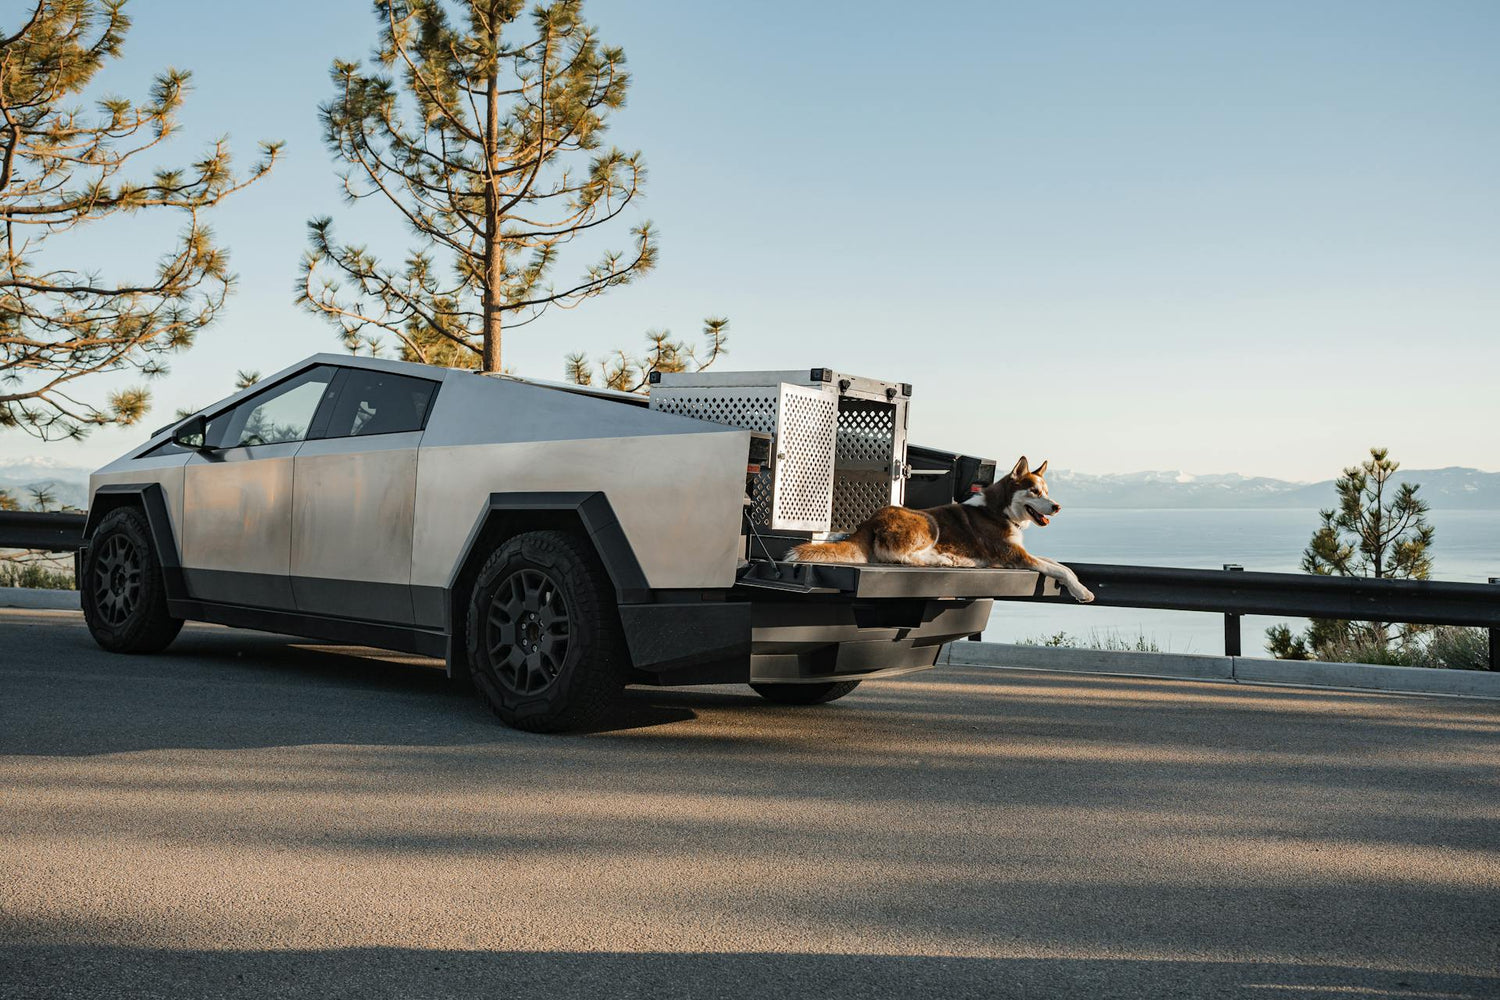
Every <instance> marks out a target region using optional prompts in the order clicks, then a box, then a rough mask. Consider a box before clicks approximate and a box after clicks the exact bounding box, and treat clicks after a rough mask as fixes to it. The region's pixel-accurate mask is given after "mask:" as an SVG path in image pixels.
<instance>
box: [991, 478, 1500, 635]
mask: <svg viewBox="0 0 1500 1000" xmlns="http://www.w3.org/2000/svg"><path fill="white" fill-rule="evenodd" d="M1428 518H1429V520H1430V521H1431V522H1432V524H1433V526H1434V527H1435V528H1436V529H1437V537H1436V539H1435V540H1434V542H1433V548H1432V553H1433V574H1432V578H1433V579H1434V580H1453V581H1459V582H1464V583H1484V582H1485V581H1486V580H1488V579H1489V578H1490V577H1492V576H1494V577H1500V511H1496V510H1437V511H1433V512H1432V513H1431V514H1430V515H1428ZM1318 523H1319V522H1318V512H1317V511H1316V510H1108V509H1101V508H1095V509H1085V508H1077V507H1070V508H1068V509H1066V510H1064V511H1063V512H1062V513H1061V514H1059V515H1058V516H1057V518H1056V519H1054V520H1053V522H1052V523H1051V524H1050V525H1049V526H1047V527H1045V528H1039V527H1032V528H1031V529H1029V530H1028V531H1027V532H1026V544H1027V546H1028V547H1029V548H1030V549H1031V550H1032V551H1033V552H1036V553H1038V554H1039V555H1044V556H1049V557H1051V558H1053V559H1057V560H1059V561H1061V562H1065V563H1066V562H1094V563H1122V564H1126V565H1135V566H1185V567H1191V568H1197V569H1219V568H1221V567H1222V566H1223V565H1224V564H1225V563H1239V564H1240V565H1241V566H1244V567H1245V569H1246V570H1261V571H1265V572H1275V573H1295V572H1300V567H1299V566H1298V563H1299V562H1300V560H1301V558H1302V550H1303V549H1304V548H1305V547H1306V546H1307V542H1308V539H1309V538H1311V537H1312V533H1313V531H1314V529H1316V528H1317V526H1318ZM1496 589H1497V591H1500V586H1497V588H1496ZM1278 621H1288V619H1284V618H1281V619H1278V618H1263V617H1260V616H1255V615H1247V616H1246V617H1245V618H1243V619H1241V627H1242V632H1241V634H1242V635H1243V642H1244V650H1245V654H1246V655H1247V656H1264V655H1265V651H1264V646H1265V641H1264V635H1265V630H1266V628H1268V627H1269V626H1271V625H1274V624H1276V623H1277V622H1278ZM1291 621H1292V623H1293V624H1295V620H1291ZM1060 631H1061V632H1068V633H1069V634H1071V635H1075V636H1080V637H1083V638H1087V637H1088V636H1089V635H1091V634H1093V633H1098V634H1099V635H1101V636H1104V635H1115V636H1118V637H1119V638H1122V639H1127V640H1129V641H1131V642H1134V641H1135V639H1136V637H1137V636H1139V635H1141V634H1144V635H1146V636H1147V637H1149V638H1150V639H1152V640H1153V641H1154V642H1155V643H1156V644H1157V646H1159V647H1160V648H1161V649H1163V650H1166V651H1170V652H1174V653H1212V654H1217V653H1222V652H1223V651H1224V618H1223V616H1222V615H1217V614H1201V613H1198V612H1193V611H1149V610H1136V609H1132V608H1096V607H1089V606H1086V605H1062V604H1057V605H1054V604H1030V603H1007V602H1002V601H997V602H996V603H995V611H994V614H992V615H991V616H990V623H989V626H988V627H987V628H986V629H985V632H984V638H985V639H987V640H989V641H991V642H1019V641H1021V640H1024V639H1028V638H1043V637H1045V636H1049V635H1052V634H1053V633H1055V632H1060Z"/></svg>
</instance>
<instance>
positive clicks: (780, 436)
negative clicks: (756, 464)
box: [651, 372, 907, 533]
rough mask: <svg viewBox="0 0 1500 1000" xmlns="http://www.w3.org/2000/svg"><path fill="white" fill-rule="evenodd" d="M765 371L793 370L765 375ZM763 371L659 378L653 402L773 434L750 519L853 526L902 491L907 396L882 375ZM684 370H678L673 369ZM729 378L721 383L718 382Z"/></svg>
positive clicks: (796, 525)
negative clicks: (800, 375) (820, 376)
mask: <svg viewBox="0 0 1500 1000" xmlns="http://www.w3.org/2000/svg"><path fill="white" fill-rule="evenodd" d="M758 374H760V375H762V376H776V375H785V374H787V373H770V372H766V373H758ZM756 375H757V373H753V372H740V373H733V374H732V375H726V376H719V377H710V376H705V375H702V374H699V375H696V376H693V377H692V378H691V380H686V379H684V380H685V381H690V382H691V383H693V384H686V385H680V386H678V385H658V386H657V387H656V388H655V389H654V390H653V391H652V393H651V406H652V408H653V409H657V410H661V411H664V412H666V413H676V414H679V415H681V416H687V417H694V418H696V419H699V420H712V421H714V422H715V423H723V424H729V425H731V426H734V427H744V428H746V429H748V430H755V431H762V432H765V433H768V434H771V435H772V437H773V445H772V456H773V457H772V463H771V466H770V467H769V468H765V469H762V470H761V472H760V474H759V475H758V476H757V477H756V478H755V481H754V483H753V485H752V488H751V491H750V499H751V508H750V512H751V518H752V520H753V521H754V522H755V524H756V525H757V526H758V527H764V528H770V529H773V530H778V531H807V532H812V533H820V532H827V531H850V530H853V529H854V528H855V527H857V526H858V525H859V523H860V522H861V521H863V520H864V519H865V518H867V517H869V516H870V515H871V514H873V513H874V512H875V511H877V510H879V509H880V508H881V507H884V506H886V505H887V504H893V503H895V504H899V503H900V502H901V499H902V496H903V494H904V492H905V483H906V480H905V479H904V477H903V472H902V469H903V462H904V460H905V457H906V405H907V401H906V396H905V395H904V394H902V393H898V392H896V391H894V390H892V391H890V392H886V391H885V386H886V384H885V383H874V384H873V385H871V386H865V388H864V389H862V390H860V389H854V390H851V389H849V387H848V386H847V385H842V384H840V383H841V381H842V378H843V377H842V376H839V377H836V378H835V379H834V380H833V381H831V382H821V383H814V384H810V385H804V384H796V383H793V382H788V381H785V380H779V381H778V380H776V379H774V377H773V378H768V379H767V384H764V385H747V384H746V382H748V381H750V380H752V379H753V378H755V377H756ZM674 378H677V377H674ZM718 378H723V379H724V381H723V382H722V383H721V384H713V383H714V382H715V381H717V379H718Z"/></svg>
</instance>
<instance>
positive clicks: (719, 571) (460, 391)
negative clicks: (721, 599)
mask: <svg viewBox="0 0 1500 1000" xmlns="http://www.w3.org/2000/svg"><path fill="white" fill-rule="evenodd" d="M749 437H750V436H749V434H748V433H747V432H745V431H742V430H736V429H733V428H729V427H720V426H716V425H714V424H708V423H705V422H703V421H700V420H692V419H689V418H686V417H677V416H672V415H670V414H664V413H654V412H652V411H651V410H648V409H644V408H640V407H635V406H628V405H621V404H619V403H615V402H611V401H608V400H604V399H596V398H591V397H588V396H582V395H577V394H574V393H564V392H557V391H554V390H550V389H545V388H541V387H538V386H532V385H527V384H525V383H521V382H514V381H511V380H507V379H492V378H486V377H484V376H480V375H474V374H471V373H466V372H451V373H449V375H448V377H447V379H446V380H445V381H444V383H443V388H442V390H441V391H440V392H439V393H438V398H437V402H436V404H434V407H433V412H432V415H431V417H430V418H429V419H428V423H427V433H426V435H425V437H424V438H423V439H422V446H421V449H420V451H419V455H418V460H417V501H416V519H415V528H414V539H413V545H412V584H413V585H414V586H427V587H434V586H435V587H443V586H446V585H447V583H448V580H449V577H450V576H451V574H452V572H453V569H454V567H455V565H456V564H457V562H458V559H459V557H460V556H461V554H462V549H463V545H464V542H465V541H467V539H468V534H469V530H470V529H471V528H472V527H473V525H474V522H475V519H476V518H477V517H479V515H480V513H481V512H482V510H483V509H484V507H485V505H486V504H487V502H488V499H489V495H490V494H491V493H504V492H517V491H528V490H555V491H575V490H576V491H590V492H592V491H600V492H603V493H604V494H605V495H606V496H607V497H608V498H609V502H610V505H611V507H612V508H613V509H614V512H615V516H616V517H617V518H618V519H619V521H620V527H621V529H622V530H623V531H624V533H625V537H626V539H627V540H628V541H629V542H630V544H631V547H632V549H633V550H634V551H635V556H636V559H637V561H638V562H639V563H640V565H641V569H642V571H643V572H644V574H645V576H646V581H647V584H648V585H649V586H652V587H659V588H718V587H728V586H731V585H732V584H733V583H734V573H735V567H736V565H737V564H738V561H739V554H740V530H741V523H742V517H741V504H740V501H741V499H742V497H743V496H744V491H745V456H746V454H747V453H748V450H749V447H750V441H749Z"/></svg>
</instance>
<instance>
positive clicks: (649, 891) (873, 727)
mask: <svg viewBox="0 0 1500 1000" xmlns="http://www.w3.org/2000/svg"><path fill="white" fill-rule="evenodd" d="M432 666H433V662H432V661H428V660H422V659H420V658H415V657H405V656H400V655H392V654H384V653H376V652H373V651H369V650H353V649H348V648H337V647H329V646H323V645H318V644H314V643H307V642H302V641H298V640H288V639H282V638H277V637H272V636H262V635H257V634H255V633H248V632H237V631H232V630H228V629H221V628H215V627H207V626H204V627H196V626H190V627H189V628H188V629H187V630H186V631H185V632H184V633H183V636H182V637H181V638H180V639H179V640H178V642H177V643H176V644H175V645H174V646H173V647H172V649H171V650H170V651H169V652H168V653H166V654H162V655H159V656H151V657H125V656H112V655H110V654H106V653H103V652H101V651H99V650H98V649H96V648H95V647H94V645H93V644H92V642H91V641H90V639H89V637H88V634H87V632H86V631H85V630H84V628H83V626H82V622H81V619H80V617H79V616H78V615H77V614H74V613H67V612H47V611H18V610H11V611H0V796H3V798H0V997H4V998H15V997H58V996H130V997H237V998H238V997H245V998H269V997H316V998H319V1000H326V998H333V997H351V998H362V1000H363V998H375V997H445V996H484V997H504V996H536V997H568V996H620V997H752V996H753V997H757V998H764V997H767V996H772V997H774V996H776V995H778V994H780V995H789V996H819V997H823V996H828V997H842V996H847V997H872V996H898V995H899V996H947V997H967V996H974V997H980V996H984V997H1027V998H1034V997H1088V998H1092V997H1235V998H1243V1000H1273V998H1275V1000H1280V998H1298V1000H1303V998H1308V997H1325V996H1326V997H1340V998H1343V997H1349V996H1355V997H1371V996H1390V997H1403V998H1410V997H1421V998H1431V997H1441V998H1449V997H1495V996H1500V950H1497V942H1500V703H1497V702H1484V701H1464V700H1458V699H1443V698H1413V697H1394V696H1386V695H1375V694H1351V693H1341V692H1328V691H1305V690H1298V689H1291V688H1270V687H1261V688H1256V687H1248V686H1231V685H1223V684H1212V683H1201V682H1190V681H1164V680H1136V679H1120V678H1101V677H1078V676H1069V675H1061V674H1045V673H1022V672H1013V671H1001V670H990V669H985V668H961V667H952V668H945V669H941V670H939V671H935V672H929V673H924V674H917V675H913V676H909V677H905V678H900V679H895V680H892V681H888V682H884V683H877V684H866V685H864V686H863V687H861V688H860V690H858V691H856V692H855V693H854V694H853V695H851V696H850V697H848V698H846V699H844V700H843V701H841V702H839V703H837V704H834V705H830V706H825V707H820V708H802V709H797V708H782V707H778V706H774V705H770V704H768V703H765V702H762V701H761V700H760V699H758V698H757V697H756V696H754V695H753V694H751V693H750V692H748V691H747V690H742V689H728V688H726V689H694V690H679V691H666V692H663V691H648V690H641V691H634V692H632V693H631V694H630V695H629V696H628V699H627V704H626V705H625V706H624V709H623V711H622V715H621V717H620V718H619V719H618V720H616V721H615V723H613V724H612V725H611V727H609V728H607V729H605V730H603V731H600V732H595V733H589V734H584V735H575V736H565V737H555V736H554V737H543V736H531V735H527V734H523V733H517V732H514V731H511V730H508V729H506V728H504V727H502V726H501V725H500V724H499V723H498V722H496V721H494V720H493V719H492V717H491V716H490V715H489V714H488V713H487V712H486V711H484V710H483V709H482V708H481V707H480V706H478V705H477V704H476V703H474V702H472V701H471V700H469V699H468V698H467V697H466V696H463V695H460V694H456V693H454V692H453V691H451V690H450V689H449V688H448V687H447V685H446V681H445V680H444V679H443V678H442V676H441V674H439V673H438V672H436V671H434V670H433V669H431V668H432Z"/></svg>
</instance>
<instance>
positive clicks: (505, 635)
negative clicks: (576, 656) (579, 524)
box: [484, 569, 572, 695]
mask: <svg viewBox="0 0 1500 1000" xmlns="http://www.w3.org/2000/svg"><path fill="white" fill-rule="evenodd" d="M571 625H572V623H571V621H570V620H569V617H568V602H567V600H566V599H565V598H564V597H563V593H562V588H561V587H559V586H557V584H556V583H555V582H553V580H552V578H551V577H549V576H548V575H547V574H546V573H544V572H542V571H541V570H537V569H520V570H516V571H515V572H514V573H512V574H511V575H510V576H508V577H506V578H505V579H504V580H503V581H501V583H500V586H499V587H497V588H495V594H494V596H493V597H491V598H490V606H489V611H488V613H487V617H486V624H485V640H484V646H485V652H486V654H487V655H488V656H489V661H490V666H491V667H493V668H494V671H495V676H496V677H497V678H498V679H499V681H500V683H501V684H503V685H505V687H507V688H509V689H510V690H511V691H513V692H515V693H516V694H523V695H529V694H536V693H537V692H538V691H541V690H543V689H544V688H546V687H548V686H549V685H550V684H552V682H553V681H555V680H557V675H558V674H559V673H561V672H562V668H563V663H564V662H565V661H566V660H567V658H568V643H569V641H570V640H571V638H572V627H571Z"/></svg>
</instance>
